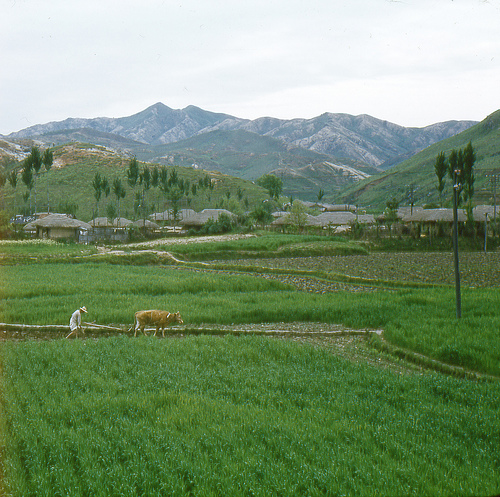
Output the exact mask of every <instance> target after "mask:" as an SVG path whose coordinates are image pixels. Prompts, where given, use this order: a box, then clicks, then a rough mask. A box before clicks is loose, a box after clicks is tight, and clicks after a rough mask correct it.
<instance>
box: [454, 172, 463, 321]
mask: <svg viewBox="0 0 500 497" xmlns="http://www.w3.org/2000/svg"><path fill="white" fill-rule="evenodd" d="M459 173H460V171H458V170H454V171H453V254H454V262H455V296H456V306H457V318H461V317H462V297H461V294H460V271H459V268H458V212H457V203H458V201H457V198H458V190H459V189H460V184H458V174H459Z"/></svg>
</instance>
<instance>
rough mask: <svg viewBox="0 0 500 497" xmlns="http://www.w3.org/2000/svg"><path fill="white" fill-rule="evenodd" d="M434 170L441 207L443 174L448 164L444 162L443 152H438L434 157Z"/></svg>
mask: <svg viewBox="0 0 500 497" xmlns="http://www.w3.org/2000/svg"><path fill="white" fill-rule="evenodd" d="M434 171H435V172H436V176H437V178H438V186H437V190H438V192H439V203H440V205H441V207H442V206H443V200H442V197H443V190H444V186H445V183H446V179H445V176H446V172H447V171H448V164H446V156H445V154H444V152H441V153H439V154H438V156H437V157H436V162H435V164H434Z"/></svg>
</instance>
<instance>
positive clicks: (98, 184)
mask: <svg viewBox="0 0 500 497" xmlns="http://www.w3.org/2000/svg"><path fill="white" fill-rule="evenodd" d="M92 187H93V188H94V198H95V201H96V211H97V212H96V217H99V200H101V196H102V178H101V175H100V174H99V173H95V176H94V179H93V181H92Z"/></svg>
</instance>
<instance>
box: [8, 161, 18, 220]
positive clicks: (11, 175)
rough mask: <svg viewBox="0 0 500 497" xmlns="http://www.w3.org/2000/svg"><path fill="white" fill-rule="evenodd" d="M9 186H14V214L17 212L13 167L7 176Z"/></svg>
mask: <svg viewBox="0 0 500 497" xmlns="http://www.w3.org/2000/svg"><path fill="white" fill-rule="evenodd" d="M7 179H8V180H9V183H10V186H12V188H14V214H17V195H16V192H17V171H16V170H15V169H13V170H12V171H11V172H10V173H9V175H8V176H7Z"/></svg>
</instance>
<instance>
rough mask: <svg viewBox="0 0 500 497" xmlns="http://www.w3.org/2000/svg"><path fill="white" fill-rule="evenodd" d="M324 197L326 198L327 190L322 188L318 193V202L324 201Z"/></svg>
mask: <svg viewBox="0 0 500 497" xmlns="http://www.w3.org/2000/svg"><path fill="white" fill-rule="evenodd" d="M324 196H325V190H323V189H322V188H320V189H319V192H318V202H321V200H322V199H323V197H324Z"/></svg>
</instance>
